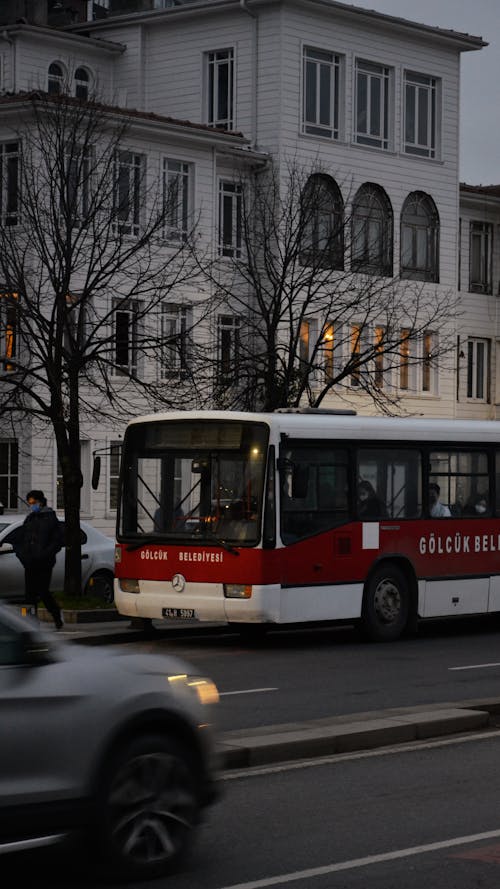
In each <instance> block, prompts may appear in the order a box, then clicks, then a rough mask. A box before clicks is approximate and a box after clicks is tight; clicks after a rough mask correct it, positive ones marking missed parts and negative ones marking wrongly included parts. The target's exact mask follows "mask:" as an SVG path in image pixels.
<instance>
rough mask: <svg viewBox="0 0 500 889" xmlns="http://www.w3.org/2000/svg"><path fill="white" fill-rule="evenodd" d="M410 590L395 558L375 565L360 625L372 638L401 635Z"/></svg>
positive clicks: (366, 592) (396, 637) (408, 603)
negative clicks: (376, 566) (377, 565)
mask: <svg viewBox="0 0 500 889" xmlns="http://www.w3.org/2000/svg"><path fill="white" fill-rule="evenodd" d="M409 608H410V590H409V586H408V581H407V579H406V577H405V575H404V573H403V571H401V569H400V568H399V567H398V566H397V565H395V564H394V563H392V562H386V563H384V564H383V565H380V567H378V568H376V569H375V571H374V572H373V574H372V576H371V577H370V578H369V580H368V582H367V585H366V589H365V594H364V597H363V611H362V614H361V629H362V632H363V634H364V636H365V637H366V638H367V639H369V640H371V641H372V642H391V641H393V640H394V639H399V637H400V636H401V634H402V632H403V630H404V629H405V627H406V624H407V621H408V614H409Z"/></svg>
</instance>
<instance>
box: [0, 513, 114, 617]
mask: <svg viewBox="0 0 500 889" xmlns="http://www.w3.org/2000/svg"><path fill="white" fill-rule="evenodd" d="M23 522H24V517H23V516H9V515H0V600H7V601H9V602H22V601H23V599H24V568H23V566H22V564H21V562H20V561H19V559H18V558H17V556H16V554H15V553H14V551H13V548H12V544H11V543H10V542H9V541H10V540H11V539H12V537H13V536H14V534H15V532H16V530H17V529H18V528H19V527H20V526H21V525H22V523H23ZM61 524H63V525H64V522H61ZM80 529H81V532H82V589H83V590H84V591H85V592H86V593H92V594H94V595H98V596H101V597H102V598H103V599H104V601H105V602H108V603H110V602H112V601H113V577H114V568H115V542H114V540H113V538H112V537H106V535H105V534H102V533H101V532H100V531H98V530H97V529H96V528H93V527H92V525H89V524H88V522H80ZM64 559H65V553H64V548H63V549H62V550H61V551H60V552H58V554H57V558H56V564H55V565H54V570H53V572H52V582H51V589H52V590H54V591H56V590H63V589H64Z"/></svg>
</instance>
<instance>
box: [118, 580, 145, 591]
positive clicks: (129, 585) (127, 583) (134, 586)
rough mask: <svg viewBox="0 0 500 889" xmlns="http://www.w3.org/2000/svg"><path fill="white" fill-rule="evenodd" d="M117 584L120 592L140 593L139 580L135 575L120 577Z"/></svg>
mask: <svg viewBox="0 0 500 889" xmlns="http://www.w3.org/2000/svg"><path fill="white" fill-rule="evenodd" d="M118 585H119V587H120V589H121V591H122V593H140V589H139V581H138V580H137V579H136V578H135V577H120V578H119V580H118Z"/></svg>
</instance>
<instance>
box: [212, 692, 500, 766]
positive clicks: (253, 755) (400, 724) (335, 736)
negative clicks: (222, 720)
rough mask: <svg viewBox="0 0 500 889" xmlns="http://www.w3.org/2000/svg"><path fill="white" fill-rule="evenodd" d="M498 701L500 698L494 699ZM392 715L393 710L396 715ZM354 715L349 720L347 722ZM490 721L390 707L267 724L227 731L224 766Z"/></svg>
mask: <svg viewBox="0 0 500 889" xmlns="http://www.w3.org/2000/svg"><path fill="white" fill-rule="evenodd" d="M492 703H494V704H495V705H496V706H498V705H499V704H500V702H499V701H495V702H492ZM391 714H392V715H391ZM348 719H349V721H348ZM489 725H490V712H488V710H487V709H484V710H483V709H478V708H470V709H469V708H462V707H456V706H455V707H453V706H449V707H446V708H445V709H443V705H441V709H438V708H437V707H436V708H432V709H426V710H422V709H411V708H409V709H408V711H404V710H402V711H387V712H386V713H385V714H383V713H382V714H381V713H379V714H370V715H369V714H366V717H364V716H363V714H355V715H354V716H351V717H350V718H347V717H345V716H338V717H332V718H331V719H321V720H314V721H311V722H307V723H296V724H289V725H278V726H266V727H264V728H260V729H247V730H239V731H233V732H224V733H223V734H222V735H221V737H220V742H219V750H220V756H221V764H222V768H223V769H224V770H228V769H241V768H248V767H251V766H259V765H266V764H272V763H277V762H284V761H290V760H294V759H302V758H305V757H314V756H327V755H329V754H336V753H352V752H354V751H356V750H368V749H374V748H377V747H386V746H388V745H391V744H401V743H405V742H408V741H418V740H423V739H426V738H437V737H442V736H444V735H454V734H457V733H460V732H467V731H473V730H477V729H486V728H488V726H489Z"/></svg>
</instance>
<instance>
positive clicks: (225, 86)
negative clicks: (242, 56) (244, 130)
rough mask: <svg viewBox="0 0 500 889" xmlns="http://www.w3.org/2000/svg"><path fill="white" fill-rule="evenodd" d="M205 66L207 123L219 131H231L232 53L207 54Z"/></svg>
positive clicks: (226, 50) (232, 113)
mask: <svg viewBox="0 0 500 889" xmlns="http://www.w3.org/2000/svg"><path fill="white" fill-rule="evenodd" d="M207 64H208V123H209V125H210V126H212V127H217V128H218V129H221V130H232V129H233V124H234V108H233V90H234V85H233V80H234V52H233V50H232V49H222V50H217V51H216V52H209V53H208V55H207Z"/></svg>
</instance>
